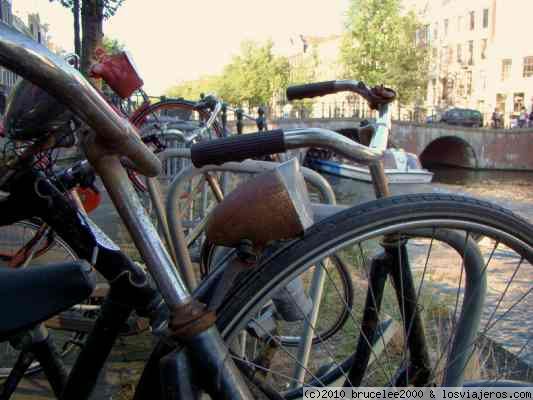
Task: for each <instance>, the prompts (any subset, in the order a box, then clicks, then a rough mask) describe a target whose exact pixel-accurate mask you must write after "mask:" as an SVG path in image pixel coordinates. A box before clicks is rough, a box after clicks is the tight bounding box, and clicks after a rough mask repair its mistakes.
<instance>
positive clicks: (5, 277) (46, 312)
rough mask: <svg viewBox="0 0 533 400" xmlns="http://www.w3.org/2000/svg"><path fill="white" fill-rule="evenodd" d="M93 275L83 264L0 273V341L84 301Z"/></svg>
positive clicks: (66, 264)
mask: <svg viewBox="0 0 533 400" xmlns="http://www.w3.org/2000/svg"><path fill="white" fill-rule="evenodd" d="M95 284H96V278H95V274H94V273H93V272H92V271H91V267H90V266H89V264H88V263H86V262H84V261H73V262H68V263H62V264H53V265H43V266H32V267H28V268H23V269H18V270H11V269H8V268H1V269H0V315H1V316H2V318H0V341H2V340H6V339H7V338H9V337H10V336H11V335H13V334H14V333H17V332H18V331H21V330H24V329H27V328H30V327H32V326H35V325H36V324H38V323H39V322H42V321H45V320H47V319H48V318H50V317H52V316H53V315H55V314H57V313H59V312H61V311H64V310H66V309H68V308H70V307H72V306H73V305H75V304H78V303H80V302H82V301H83V300H85V299H86V298H87V297H89V295H90V294H91V293H92V291H93V290H94V287H95Z"/></svg>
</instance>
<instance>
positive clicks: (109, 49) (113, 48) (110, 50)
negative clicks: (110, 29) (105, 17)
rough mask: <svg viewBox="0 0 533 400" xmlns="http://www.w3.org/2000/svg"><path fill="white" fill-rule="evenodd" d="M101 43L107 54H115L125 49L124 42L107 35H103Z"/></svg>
mask: <svg viewBox="0 0 533 400" xmlns="http://www.w3.org/2000/svg"><path fill="white" fill-rule="evenodd" d="M102 44H103V46H104V50H105V52H106V53H107V54H116V53H119V52H121V51H124V50H125V49H126V46H125V45H124V43H120V42H119V41H118V40H117V39H112V38H110V37H107V36H104V40H103V41H102Z"/></svg>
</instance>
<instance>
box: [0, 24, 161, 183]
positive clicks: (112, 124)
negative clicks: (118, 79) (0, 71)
mask: <svg viewBox="0 0 533 400" xmlns="http://www.w3.org/2000/svg"><path fill="white" fill-rule="evenodd" d="M0 65H2V66H3V67H5V68H7V69H10V70H12V71H15V72H16V73H17V74H18V75H20V76H22V77H23V78H24V79H27V80H28V81H30V82H32V83H34V84H35V85H37V86H39V87H40V88H42V89H43V90H45V91H47V92H48V93H49V94H50V95H52V96H54V97H55V98H56V99H57V100H58V101H59V102H61V103H62V104H64V105H65V106H66V107H68V108H70V109H71V110H72V111H73V112H74V113H75V114H76V115H78V116H79V117H80V118H81V119H82V120H83V121H84V122H85V123H86V124H87V125H88V126H89V127H91V128H92V130H93V131H94V132H95V134H96V135H97V136H98V142H99V143H100V144H104V145H105V148H106V149H112V150H113V152H114V153H117V154H119V155H123V156H125V157H127V158H129V159H130V160H131V161H132V163H133V164H134V166H135V169H136V170H138V171H139V172H140V173H141V174H143V175H146V176H157V175H158V174H159V172H160V171H161V162H160V161H159V159H158V158H157V156H156V155H154V154H153V153H152V151H150V150H149V149H148V147H146V145H145V144H144V143H143V142H142V141H141V139H140V137H139V135H138V134H137V131H136V129H135V128H134V127H133V126H132V125H131V123H130V122H129V121H128V120H126V119H124V118H122V117H121V116H119V115H118V114H117V113H116V112H115V111H114V110H113V108H111V106H110V105H109V104H108V103H107V102H106V101H105V99H104V98H103V97H102V96H101V95H100V94H99V93H98V91H96V89H95V88H93V87H92V86H91V84H89V82H87V80H86V79H85V78H84V77H83V76H82V75H81V74H80V73H79V72H78V71H77V70H76V69H75V68H73V67H71V66H70V65H68V64H67V62H66V61H65V60H63V59H61V58H60V57H58V56H57V55H55V54H53V53H52V52H50V51H49V50H48V49H46V48H45V47H44V46H42V45H41V44H38V43H37V42H35V41H34V40H32V39H30V38H28V37H26V36H25V35H23V34H22V33H20V32H18V31H16V30H14V29H12V28H11V27H9V26H8V25H6V24H5V23H3V22H0Z"/></svg>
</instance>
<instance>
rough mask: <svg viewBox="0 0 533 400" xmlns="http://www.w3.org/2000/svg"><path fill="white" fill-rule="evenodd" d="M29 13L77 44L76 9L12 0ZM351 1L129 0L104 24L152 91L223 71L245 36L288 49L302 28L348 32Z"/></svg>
mask: <svg viewBox="0 0 533 400" xmlns="http://www.w3.org/2000/svg"><path fill="white" fill-rule="evenodd" d="M12 2H13V10H14V12H15V13H16V14H18V15H19V16H21V17H23V18H24V20H25V15H26V14H27V13H28V12H39V14H40V15H41V21H42V22H43V23H48V24H49V25H50V34H51V39H52V41H53V42H54V43H56V44H58V45H60V46H61V47H63V48H64V49H65V50H67V51H72V48H73V44H72V43H73V33H72V32H73V29H72V14H71V13H70V12H69V11H68V10H67V9H65V8H63V7H61V6H60V5H59V4H58V3H55V2H54V3H50V1H49V0H12ZM348 2H349V0H261V1H259V0H226V1H220V0H203V1H187V2H186V1H180V0H150V1H146V0H125V1H124V4H123V5H122V7H121V8H120V9H119V10H118V12H117V14H116V15H115V16H113V17H112V18H111V19H109V20H108V21H105V22H104V34H105V35H106V36H109V37H111V38H114V39H118V40H119V41H120V42H122V43H124V44H125V46H126V48H127V50H129V51H130V52H131V54H132V56H133V59H134V60H135V62H136V64H137V66H138V68H139V70H140V73H141V74H142V77H143V80H144V82H145V89H146V90H147V92H148V93H149V94H153V95H157V94H161V93H163V92H164V90H165V89H167V88H168V87H170V86H172V85H173V84H176V83H178V82H180V81H184V80H190V79H196V78H199V77H200V76H202V75H205V74H213V73H218V72H220V71H221V70H222V67H223V66H224V65H225V64H227V63H228V62H229V61H230V59H231V56H232V55H234V54H237V53H238V52H239V47H240V43H241V42H242V41H243V40H247V39H252V40H258V41H265V40H267V39H269V38H271V39H272V40H273V41H274V43H275V44H276V46H278V48H279V49H286V47H287V46H288V43H289V39H290V38H291V37H297V36H298V35H300V34H303V35H312V36H327V35H331V34H339V33H340V32H341V31H342V27H343V21H344V13H345V12H346V9H347V7H348Z"/></svg>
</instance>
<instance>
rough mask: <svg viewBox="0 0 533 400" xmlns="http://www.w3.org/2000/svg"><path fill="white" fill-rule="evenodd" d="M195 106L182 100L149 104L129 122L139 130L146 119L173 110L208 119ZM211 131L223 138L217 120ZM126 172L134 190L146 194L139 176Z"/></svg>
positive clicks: (133, 172)
mask: <svg viewBox="0 0 533 400" xmlns="http://www.w3.org/2000/svg"><path fill="white" fill-rule="evenodd" d="M195 106H196V103H195V102H193V101H189V100H184V99H175V100H174V99H167V100H162V101H159V102H157V103H154V104H151V105H150V106H149V107H147V108H145V109H143V110H142V112H139V113H138V114H135V115H133V116H132V118H131V120H130V122H131V123H132V124H133V125H134V126H135V127H136V128H137V129H139V130H141V129H142V126H143V124H144V123H145V122H146V120H147V118H148V117H149V116H150V115H154V114H157V113H160V112H168V111H169V110H174V111H176V110H178V111H185V112H191V113H192V112H198V115H199V117H200V118H202V119H206V118H207V117H208V113H207V112H205V111H203V110H201V111H197V110H196V109H195ZM212 129H213V132H214V133H215V135H216V136H217V137H222V136H223V129H222V127H221V126H220V124H219V123H218V121H217V120H215V121H214V123H213V127H212ZM127 172H128V176H129V177H130V180H131V181H132V183H133V184H134V186H135V188H136V189H137V190H138V191H140V192H146V191H147V187H146V185H145V183H144V181H143V179H142V178H140V177H139V175H138V174H137V173H136V172H135V171H133V170H131V169H128V171H127Z"/></svg>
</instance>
